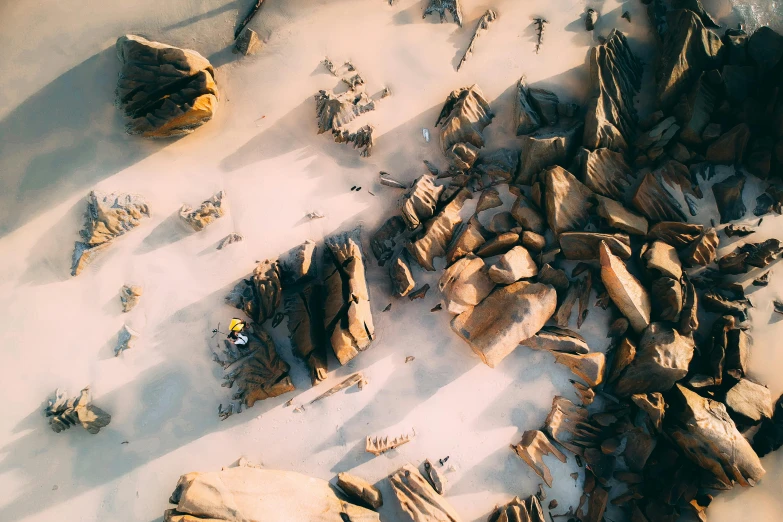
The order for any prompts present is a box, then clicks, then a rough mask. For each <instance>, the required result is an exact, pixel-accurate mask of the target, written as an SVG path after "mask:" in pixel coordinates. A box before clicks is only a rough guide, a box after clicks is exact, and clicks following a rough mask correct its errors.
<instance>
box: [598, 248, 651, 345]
mask: <svg viewBox="0 0 783 522" xmlns="http://www.w3.org/2000/svg"><path fill="white" fill-rule="evenodd" d="M600 261H601V280H602V281H603V283H604V286H605V287H606V291H607V292H608V293H609V297H611V299H612V302H614V304H615V305H617V308H619V309H620V312H621V313H622V314H623V315H624V316H625V317H627V318H628V320H629V321H630V323H631V327H632V328H633V329H634V330H635V331H637V332H641V331H643V330H644V329H645V328H647V326H649V324H650V308H651V307H650V297H649V295H648V294H647V290H646V289H645V288H644V286H642V284H641V283H640V282H639V280H638V279H636V278H635V277H634V276H633V275H631V274H630V273H629V272H628V269H627V268H626V266H625V264H624V263H623V262H622V261H621V260H620V259H619V258H618V257H616V256H615V255H614V254H612V253H611V251H610V250H609V247H608V246H607V245H606V244H605V243H602V244H601V250H600Z"/></svg>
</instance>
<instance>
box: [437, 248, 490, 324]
mask: <svg viewBox="0 0 783 522" xmlns="http://www.w3.org/2000/svg"><path fill="white" fill-rule="evenodd" d="M493 288H495V283H494V282H493V280H492V279H490V277H489V275H488V273H487V266H486V265H485V264H484V260H483V259H481V258H480V257H476V256H474V255H473V254H469V255H468V256H467V257H463V258H462V259H460V260H459V261H457V262H456V263H454V264H453V265H451V266H450V267H448V268H447V269H446V270H445V271H444V272H443V275H442V276H441V277H440V281H438V289H439V290H440V291H441V293H442V294H443V297H444V298H445V301H446V309H447V310H448V311H449V312H451V313H452V314H461V313H462V312H464V311H465V310H468V309H469V308H471V307H473V306H476V305H477V304H479V303H480V302H481V301H482V300H483V299H484V298H485V297H487V296H488V295H489V293H490V292H491V291H492V289H493Z"/></svg>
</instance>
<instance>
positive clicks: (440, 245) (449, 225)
mask: <svg viewBox="0 0 783 522" xmlns="http://www.w3.org/2000/svg"><path fill="white" fill-rule="evenodd" d="M471 197H472V196H471V194H470V192H468V191H467V190H465V189H461V190H460V191H459V192H458V193H457V195H456V196H454V199H452V200H451V201H450V202H449V204H448V205H446V206H445V207H444V208H443V210H441V211H440V213H439V214H438V215H437V216H435V217H434V218H432V219H430V220H429V221H428V222H427V223H426V224H425V225H424V233H423V235H422V236H421V237H420V238H419V239H417V240H416V241H414V242H413V243H410V244H409V245H408V251H409V252H410V253H411V254H412V255H413V257H414V258H415V259H416V261H417V262H418V263H419V265H421V267H422V268H424V269H425V270H429V271H430V272H432V271H434V270H435V267H434V266H433V265H432V262H433V260H434V259H435V258H436V257H441V256H445V255H446V246H447V245H448V244H449V242H450V241H451V239H452V236H453V235H454V229H455V228H456V227H457V225H459V224H460V223H462V217H461V216H460V214H459V212H460V210H461V209H462V206H463V205H464V204H465V200H467V199H469V198H471Z"/></svg>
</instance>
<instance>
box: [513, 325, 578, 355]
mask: <svg viewBox="0 0 783 522" xmlns="http://www.w3.org/2000/svg"><path fill="white" fill-rule="evenodd" d="M519 344H521V345H522V346H527V347H528V348H532V349H534V350H549V351H550V352H564V353H573V354H585V353H588V352H589V351H590V348H589V347H588V346H587V341H586V340H585V339H584V337H582V336H581V335H579V334H578V333H576V332H574V331H573V330H568V329H566V328H559V327H557V326H544V327H543V328H541V330H540V331H539V332H538V333H537V334H536V335H534V336H533V337H530V338H528V339H525V340H524V341H522V342H521V343H519Z"/></svg>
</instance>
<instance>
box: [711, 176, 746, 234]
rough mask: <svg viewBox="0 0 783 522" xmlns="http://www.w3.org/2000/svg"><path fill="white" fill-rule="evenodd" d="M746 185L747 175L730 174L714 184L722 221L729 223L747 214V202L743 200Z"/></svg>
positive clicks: (716, 201) (713, 190) (713, 187)
mask: <svg viewBox="0 0 783 522" xmlns="http://www.w3.org/2000/svg"><path fill="white" fill-rule="evenodd" d="M744 187H745V176H742V175H737V174H735V175H733V176H729V177H728V178H726V179H725V180H723V181H721V182H720V183H715V184H714V185H713V186H712V193H713V194H715V203H716V204H717V205H718V212H719V213H720V222H721V223H728V222H729V221H734V220H736V219H742V217H743V216H744V215H745V211H746V210H747V209H746V208H745V203H743V202H742V189H743V188H744Z"/></svg>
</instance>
